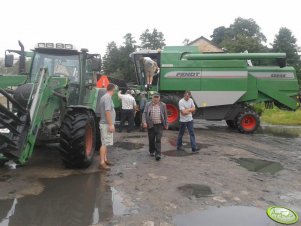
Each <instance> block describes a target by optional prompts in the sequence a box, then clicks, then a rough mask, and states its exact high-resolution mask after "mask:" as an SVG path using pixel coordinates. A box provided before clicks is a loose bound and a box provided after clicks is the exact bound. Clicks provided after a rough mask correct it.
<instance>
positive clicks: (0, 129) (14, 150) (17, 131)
mask: <svg viewBox="0 0 301 226" xmlns="http://www.w3.org/2000/svg"><path fill="white" fill-rule="evenodd" d="M0 94H2V95H3V96H4V97H6V98H7V100H8V102H9V103H8V105H7V107H4V106H3V105H1V104H0V153H1V154H3V155H4V156H5V157H6V158H8V159H11V160H14V161H17V160H18V158H19V157H20V155H21V152H22V147H23V144H24V142H25V140H26V136H27V133H28V128H29V124H30V115H29V112H28V111H27V110H26V109H25V108H23V107H22V106H21V105H20V104H19V103H18V102H17V101H16V100H15V99H14V98H13V97H11V95H10V94H9V93H7V92H6V91H5V90H3V89H0ZM10 103H11V104H10ZM10 106H13V107H10Z"/></svg>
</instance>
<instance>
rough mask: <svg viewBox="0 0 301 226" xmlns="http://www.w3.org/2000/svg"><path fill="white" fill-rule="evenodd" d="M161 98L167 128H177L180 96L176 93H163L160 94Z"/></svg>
mask: <svg viewBox="0 0 301 226" xmlns="http://www.w3.org/2000/svg"><path fill="white" fill-rule="evenodd" d="M161 100H162V102H163V103H165V104H166V109H167V114H168V125H169V129H178V128H179V118H180V111H179V101H180V98H179V97H178V96H176V95H164V96H162V98H161Z"/></svg>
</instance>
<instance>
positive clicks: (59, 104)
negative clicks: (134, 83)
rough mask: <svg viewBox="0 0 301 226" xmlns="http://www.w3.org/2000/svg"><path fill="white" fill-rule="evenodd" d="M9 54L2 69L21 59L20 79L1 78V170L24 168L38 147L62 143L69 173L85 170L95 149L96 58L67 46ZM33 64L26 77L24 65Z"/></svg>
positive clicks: (40, 45) (45, 46)
mask: <svg viewBox="0 0 301 226" xmlns="http://www.w3.org/2000/svg"><path fill="white" fill-rule="evenodd" d="M19 44H20V46H21V50H7V51H6V53H5V66H6V67H12V66H13V65H14V55H13V54H12V53H14V54H19V55H20V57H19V60H18V61H19V62H18V63H19V74H20V75H5V76H4V75H2V76H0V164H3V163H5V162H6V161H8V160H12V161H14V162H16V163H18V164H21V165H24V164H26V162H27V161H28V160H29V158H30V157H31V155H32V153H33V150H34V147H35V145H36V144H37V143H50V142H59V143H60V154H61V157H62V160H63V163H64V165H65V166H66V167H68V168H85V167H88V166H89V165H90V164H91V162H92V159H93V155H94V153H95V150H97V149H98V148H99V145H100V144H99V141H98V140H99V139H96V137H97V136H99V128H98V120H99V119H98V117H97V114H96V103H97V99H98V98H99V97H100V96H101V95H102V94H103V93H104V92H105V90H104V89H97V88H96V87H95V84H96V72H99V71H100V67H101V59H100V55H99V54H90V53H89V52H88V50H87V49H81V50H80V51H78V50H77V49H76V48H75V47H74V46H73V45H71V44H63V43H38V44H37V45H36V47H35V49H34V50H33V51H32V52H26V51H24V47H23V45H22V44H21V43H20V42H19ZM28 58H29V59H30V60H31V66H30V69H29V73H25V65H26V63H27V62H26V59H28Z"/></svg>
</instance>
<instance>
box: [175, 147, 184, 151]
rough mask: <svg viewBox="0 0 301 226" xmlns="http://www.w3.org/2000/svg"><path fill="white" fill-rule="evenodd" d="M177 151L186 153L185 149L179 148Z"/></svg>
mask: <svg viewBox="0 0 301 226" xmlns="http://www.w3.org/2000/svg"><path fill="white" fill-rule="evenodd" d="M177 151H185V149H184V148H182V147H179V148H177Z"/></svg>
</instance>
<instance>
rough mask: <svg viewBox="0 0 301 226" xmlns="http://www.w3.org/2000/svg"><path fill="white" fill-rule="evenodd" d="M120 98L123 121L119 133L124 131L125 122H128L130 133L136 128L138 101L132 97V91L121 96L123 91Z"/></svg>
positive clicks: (119, 95) (119, 94)
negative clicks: (135, 117)
mask: <svg viewBox="0 0 301 226" xmlns="http://www.w3.org/2000/svg"><path fill="white" fill-rule="evenodd" d="M118 97H119V98H120V99H121V105H122V109H121V120H120V125H119V132H120V133H121V132H122V130H123V126H124V123H125V121H126V120H127V121H128V124H129V125H128V133H130V132H131V131H132V129H133V127H134V115H135V108H136V100H135V98H134V97H133V96H132V95H131V91H130V90H127V91H126V93H125V94H121V91H119V92H118Z"/></svg>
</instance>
